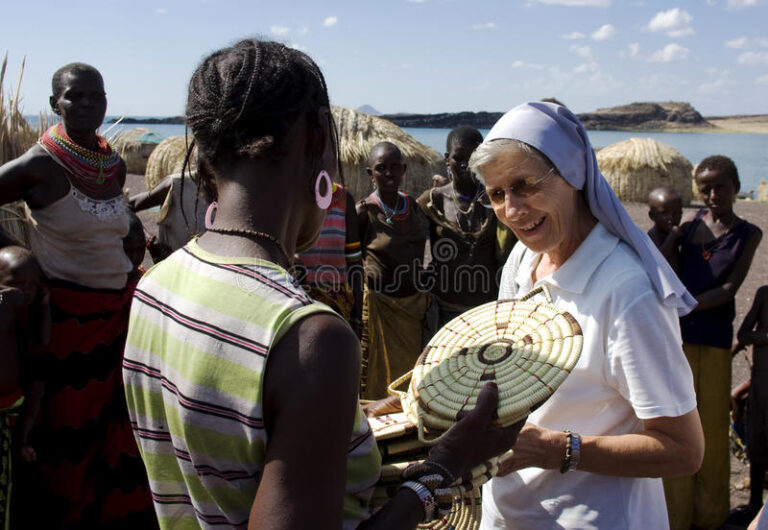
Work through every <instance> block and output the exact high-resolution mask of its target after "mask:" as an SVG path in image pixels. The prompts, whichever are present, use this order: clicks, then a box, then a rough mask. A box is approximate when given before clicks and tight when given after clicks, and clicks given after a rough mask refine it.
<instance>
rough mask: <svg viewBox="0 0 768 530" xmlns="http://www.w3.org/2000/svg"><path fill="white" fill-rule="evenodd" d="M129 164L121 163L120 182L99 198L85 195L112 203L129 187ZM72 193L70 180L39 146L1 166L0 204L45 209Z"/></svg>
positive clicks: (34, 146)
mask: <svg viewBox="0 0 768 530" xmlns="http://www.w3.org/2000/svg"><path fill="white" fill-rule="evenodd" d="M125 176H126V169H125V162H124V161H122V160H121V161H120V171H119V174H118V179H117V182H115V183H113V185H112V186H110V188H109V189H107V190H105V191H104V192H103V193H101V194H99V195H93V194H92V193H90V192H85V191H83V190H81V191H83V193H85V194H86V195H88V196H90V197H91V198H93V199H100V200H103V199H109V198H112V197H116V196H118V195H120V193H122V189H123V185H124V184H125ZM68 191H69V179H68V178H67V175H66V172H65V170H64V168H62V167H61V166H60V165H59V164H57V163H56V162H55V161H54V160H53V159H52V158H51V157H50V156H49V155H48V153H46V152H45V150H43V148H42V147H40V146H39V145H37V144H35V145H33V146H32V147H30V148H29V150H28V151H27V152H26V153H24V154H23V155H21V156H20V157H19V158H16V159H14V160H11V161H10V162H8V163H6V164H4V165H3V166H0V204H7V203H9V202H13V201H18V200H23V201H24V202H26V203H27V205H29V207H30V208H33V209H35V208H45V207H46V206H50V205H51V204H53V203H54V202H56V201H58V200H59V199H61V198H62V197H64V196H65V195H66V194H67V192H68Z"/></svg>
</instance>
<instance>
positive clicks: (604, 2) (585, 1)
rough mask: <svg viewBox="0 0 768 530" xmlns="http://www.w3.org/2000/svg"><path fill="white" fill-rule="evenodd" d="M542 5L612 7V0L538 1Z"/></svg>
mask: <svg viewBox="0 0 768 530" xmlns="http://www.w3.org/2000/svg"><path fill="white" fill-rule="evenodd" d="M538 2H539V3H540V4H553V5H559V6H576V7H610V6H611V0H538Z"/></svg>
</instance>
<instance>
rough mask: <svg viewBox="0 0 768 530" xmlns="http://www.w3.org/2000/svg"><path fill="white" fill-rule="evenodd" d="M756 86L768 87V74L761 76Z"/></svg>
mask: <svg viewBox="0 0 768 530" xmlns="http://www.w3.org/2000/svg"><path fill="white" fill-rule="evenodd" d="M755 84H756V85H768V74H765V75H761V76H760V77H758V78H757V79H755Z"/></svg>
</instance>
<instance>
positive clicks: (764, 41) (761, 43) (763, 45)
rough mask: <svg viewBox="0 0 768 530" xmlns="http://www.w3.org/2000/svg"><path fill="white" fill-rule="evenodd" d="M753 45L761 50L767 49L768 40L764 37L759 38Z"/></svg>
mask: <svg viewBox="0 0 768 530" xmlns="http://www.w3.org/2000/svg"><path fill="white" fill-rule="evenodd" d="M755 44H757V45H758V46H760V47H761V48H768V39H766V38H764V37H759V38H757V39H755Z"/></svg>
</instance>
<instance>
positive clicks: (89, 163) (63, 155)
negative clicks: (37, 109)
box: [37, 123, 121, 193]
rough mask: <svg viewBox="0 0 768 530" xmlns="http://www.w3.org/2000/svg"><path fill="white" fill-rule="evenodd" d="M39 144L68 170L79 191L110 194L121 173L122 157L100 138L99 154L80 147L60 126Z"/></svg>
mask: <svg viewBox="0 0 768 530" xmlns="http://www.w3.org/2000/svg"><path fill="white" fill-rule="evenodd" d="M37 143H38V144H39V145H40V147H42V148H43V149H44V150H45V151H46V152H47V153H48V154H49V155H50V156H51V158H53V159H54V160H55V161H56V162H57V163H58V164H59V165H60V166H62V167H63V168H64V169H66V170H67V171H68V172H69V173H70V174H71V175H72V177H73V178H74V179H75V181H76V182H77V184H78V186H77V187H79V188H81V189H82V190H85V191H89V192H91V193H99V192H103V191H105V190H107V189H108V188H109V187H110V186H111V185H112V181H113V180H114V179H115V178H116V177H117V174H118V172H119V171H120V160H121V159H120V155H119V154H118V153H117V151H115V150H114V149H113V148H112V146H111V145H109V142H108V141H107V139H106V138H104V137H103V136H99V135H98V134H97V135H96V143H97V145H98V147H99V149H98V151H92V150H90V149H86V148H85V147H82V146H80V145H78V144H76V143H75V142H74V141H73V140H72V139H71V138H70V137H69V136H68V135H67V133H66V132H64V128H63V127H62V126H61V123H57V124H56V125H53V126H52V127H50V128H49V129H48V130H47V131H45V132H44V133H43V135H42V136H41V137H40V139H39V140H38V141H37Z"/></svg>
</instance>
